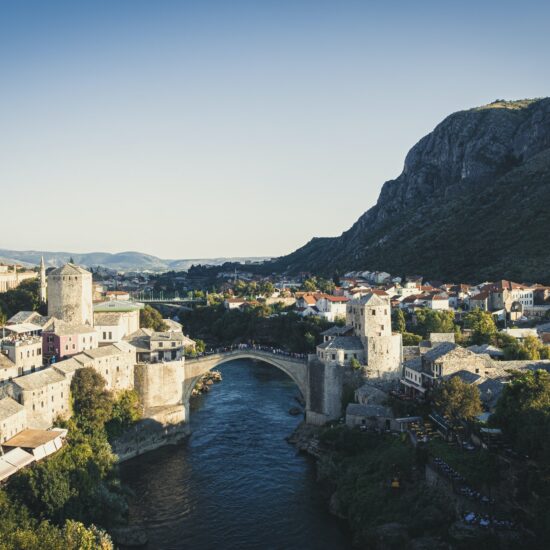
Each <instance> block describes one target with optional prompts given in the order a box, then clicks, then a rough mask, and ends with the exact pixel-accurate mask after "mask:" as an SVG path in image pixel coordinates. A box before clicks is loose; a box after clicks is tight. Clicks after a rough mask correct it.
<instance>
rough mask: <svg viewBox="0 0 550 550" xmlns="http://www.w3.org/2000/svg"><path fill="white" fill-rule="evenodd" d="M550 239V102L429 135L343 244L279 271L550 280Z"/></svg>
mask: <svg viewBox="0 0 550 550" xmlns="http://www.w3.org/2000/svg"><path fill="white" fill-rule="evenodd" d="M549 234H550V98H546V99H538V100H522V101H513V102H505V101H496V102H494V103H491V104H489V105H486V106H483V107H479V108H474V109H470V110H467V111H461V112H458V113H454V114H452V115H450V116H449V117H447V118H446V119H445V120H444V121H443V122H441V123H440V124H439V125H438V126H437V127H436V128H435V129H434V130H433V132H431V133H430V134H428V135H427V136H425V137H424V138H422V139H421V140H420V141H419V142H418V143H417V144H416V145H415V146H414V147H413V148H412V149H411V150H410V151H409V153H408V155H407V157H406V159H405V165H404V168H403V172H402V173H401V175H400V176H399V177H398V178H397V179H395V180H391V181H387V182H386V183H385V184H384V186H383V187H382V191H381V193H380V196H379V198H378V202H377V204H376V205H375V206H374V207H373V208H371V209H370V210H368V211H367V212H365V214H363V215H362V216H361V217H360V218H359V219H358V220H357V222H356V223H355V224H354V225H353V226H352V227H351V228H350V229H349V230H348V231H346V232H345V233H343V234H342V235H341V236H340V237H335V238H315V239H312V240H311V241H310V242H309V243H308V244H306V245H305V246H303V247H302V248H300V249H298V250H297V251H295V252H294V253H292V254H290V255H288V256H285V257H282V258H279V259H277V260H276V261H275V262H274V263H273V264H272V266H271V267H273V268H275V269H277V270H282V271H289V272H296V271H303V270H310V271H314V272H321V273H325V274H332V273H333V272H334V271H339V272H343V271H346V270H351V269H354V270H355V269H369V270H384V271H389V272H390V273H392V274H396V275H399V274H401V275H402V274H407V273H419V274H423V275H426V276H428V277H434V278H445V279H449V280H457V279H462V280H465V281H466V280H470V281H477V280H480V279H484V278H495V277H507V278H512V279H521V280H531V281H534V280H537V281H540V282H550V252H549V250H550V248H549V246H548V245H549V241H550V239H549Z"/></svg>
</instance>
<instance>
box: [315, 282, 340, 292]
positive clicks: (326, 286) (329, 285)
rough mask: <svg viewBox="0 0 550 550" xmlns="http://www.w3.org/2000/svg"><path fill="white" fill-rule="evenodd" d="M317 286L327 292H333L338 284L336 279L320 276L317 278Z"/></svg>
mask: <svg viewBox="0 0 550 550" xmlns="http://www.w3.org/2000/svg"><path fill="white" fill-rule="evenodd" d="M317 287H318V288H319V290H320V291H321V292H324V293H325V294H332V293H333V292H334V289H335V288H336V285H335V284H334V281H331V280H328V279H322V278H320V279H317Z"/></svg>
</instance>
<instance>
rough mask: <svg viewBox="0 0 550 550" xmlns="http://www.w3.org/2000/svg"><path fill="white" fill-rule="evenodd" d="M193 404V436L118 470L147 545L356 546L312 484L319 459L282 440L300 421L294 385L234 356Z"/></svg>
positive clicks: (205, 548) (203, 548)
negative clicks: (295, 408) (293, 409)
mask: <svg viewBox="0 0 550 550" xmlns="http://www.w3.org/2000/svg"><path fill="white" fill-rule="evenodd" d="M220 371H221V372H222V375H223V381H222V382H221V383H216V384H214V386H211V388H212V389H211V391H210V392H209V393H207V394H204V395H202V396H200V397H198V398H195V399H194V401H193V403H192V408H191V429H192V435H191V436H190V437H189V438H188V439H187V440H186V441H185V442H184V443H183V444H181V445H178V446H171V447H165V448H163V449H159V450H158V451H154V452H152V453H149V454H146V455H143V456H141V457H138V458H136V459H133V460H131V461H129V462H126V463H124V464H123V465H122V466H121V475H122V479H123V483H124V484H125V485H127V486H129V487H130V488H131V489H132V491H133V493H134V495H135V496H134V497H132V498H131V499H130V518H131V522H132V523H138V524H140V525H143V527H145V529H146V531H147V534H148V537H149V544H148V548H149V549H151V550H152V549H155V550H157V549H159V550H160V549H196V550H209V549H220V550H231V549H239V550H244V549H262V550H263V549H281V550H282V549H285V550H292V549H301V550H303V549H310V548H311V549H315V550H324V549H326V550H329V549H330V550H336V549H349V548H351V542H350V536H349V534H348V533H347V532H346V530H345V529H344V527H343V526H342V525H341V523H340V522H339V521H338V520H337V519H336V518H334V517H333V516H331V515H330V514H329V513H328V511H327V507H326V502H325V500H324V499H323V497H322V495H321V493H320V490H319V487H318V486H317V484H316V482H315V465H314V463H313V461H312V460H311V459H310V458H308V457H306V456H303V455H301V454H298V453H297V452H296V450H295V448H294V447H293V446H291V445H289V444H288V443H287V442H286V441H285V439H284V438H285V437H286V436H288V435H289V434H290V433H291V432H292V431H293V430H294V428H295V427H296V426H297V424H298V423H299V422H300V420H301V417H293V416H291V415H289V413H288V411H289V409H290V408H291V407H293V406H296V401H295V396H296V395H299V392H298V389H297V387H296V385H295V384H294V383H293V382H292V381H291V380H290V378H288V377H287V376H286V375H285V374H284V373H282V372H280V371H279V370H277V369H276V368H274V367H272V366H269V365H267V364H265V363H258V362H254V361H251V360H237V361H232V362H230V363H226V364H225V365H223V366H222V367H221V368H220Z"/></svg>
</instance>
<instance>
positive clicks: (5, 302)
mask: <svg viewBox="0 0 550 550" xmlns="http://www.w3.org/2000/svg"><path fill="white" fill-rule="evenodd" d="M19 311H38V312H39V313H46V311H45V310H44V305H43V304H42V303H41V301H40V281H39V280H38V279H27V280H26V281H23V282H22V283H21V284H20V285H19V286H18V287H17V288H14V289H12V290H8V291H7V292H4V293H2V294H0V312H3V314H4V315H5V316H6V317H7V318H10V317H11V316H13V315H15V314H16V313H18V312H19Z"/></svg>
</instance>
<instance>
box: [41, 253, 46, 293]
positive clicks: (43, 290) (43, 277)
mask: <svg viewBox="0 0 550 550" xmlns="http://www.w3.org/2000/svg"><path fill="white" fill-rule="evenodd" d="M40 301H41V302H42V303H43V304H45V303H46V266H45V265H44V256H42V258H41V259H40Z"/></svg>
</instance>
